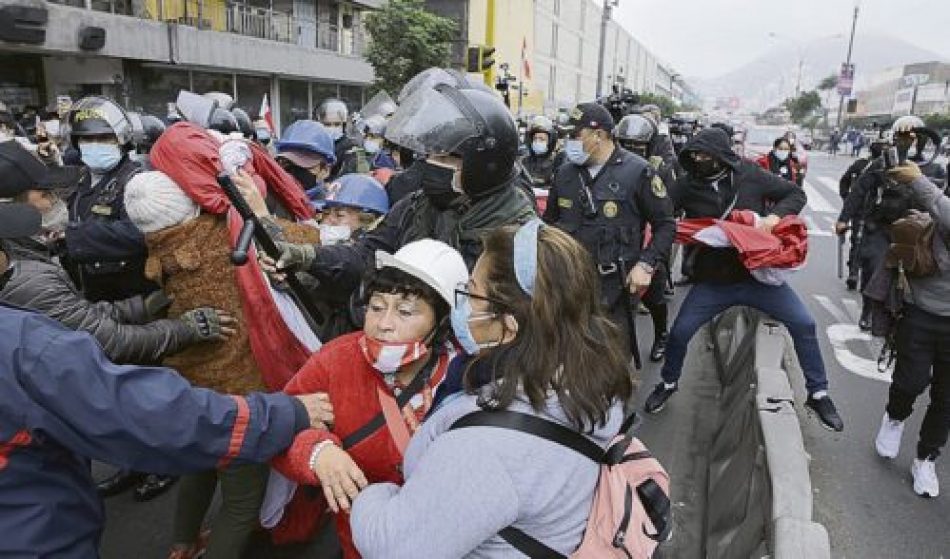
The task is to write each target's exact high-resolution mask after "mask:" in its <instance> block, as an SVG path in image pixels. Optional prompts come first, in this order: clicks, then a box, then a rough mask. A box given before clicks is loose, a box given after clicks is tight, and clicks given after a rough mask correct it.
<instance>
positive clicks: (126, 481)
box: [96, 470, 145, 497]
mask: <svg viewBox="0 0 950 559" xmlns="http://www.w3.org/2000/svg"><path fill="white" fill-rule="evenodd" d="M144 476H145V474H142V473H139V472H130V471H127V470H119V471H118V472H116V473H115V474H114V475H113V476H111V477H108V478H106V479H104V480H102V481H100V482H99V483H97V484H96V491H98V492H99V495H101V496H103V497H112V496H113V495H118V494H119V493H123V492H125V491H128V490H129V489H132V487H134V486H135V485H137V484H138V483H139V482H141V481H142V479H143V478H144Z"/></svg>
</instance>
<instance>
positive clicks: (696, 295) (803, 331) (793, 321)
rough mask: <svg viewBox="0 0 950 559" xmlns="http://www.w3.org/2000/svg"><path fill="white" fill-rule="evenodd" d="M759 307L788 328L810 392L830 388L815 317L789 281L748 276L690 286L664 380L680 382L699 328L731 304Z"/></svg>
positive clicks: (675, 327)
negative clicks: (763, 280)
mask: <svg viewBox="0 0 950 559" xmlns="http://www.w3.org/2000/svg"><path fill="white" fill-rule="evenodd" d="M739 305H744V306H748V307H752V308H754V309H758V310H760V311H762V312H764V313H766V314H768V315H770V316H771V317H772V318H774V319H776V320H778V321H779V322H781V323H782V324H784V325H785V327H786V328H788V332H789V333H790V334H791V335H792V341H793V342H794V344H795V353H796V354H797V355H798V362H799V364H800V365H801V367H802V371H803V372H804V373H805V387H806V388H807V389H808V394H814V393H815V392H818V391H820V390H826V389H827V388H828V377H827V375H826V374H825V364H824V362H823V361H822V359H821V349H820V348H819V346H818V336H817V334H816V327H815V319H814V318H813V317H812V316H811V313H809V312H808V309H807V308H805V305H804V304H803V303H802V301H801V299H799V298H798V295H796V294H795V291H794V290H793V289H792V288H791V287H789V286H788V284H784V285H780V286H777V287H776V286H772V285H766V284H764V283H760V282H758V281H755V280H754V279H748V280H745V281H742V282H739V283H732V284H712V283H697V284H696V285H694V286H693V287H692V289H690V291H689V294H687V295H686V299H684V300H683V304H682V306H681V307H680V310H679V314H677V315H676V320H675V321H674V322H673V328H672V329H671V330H670V337H669V340H667V345H666V361H665V362H664V364H663V370H662V372H661V375H662V376H663V380H664V381H666V382H668V383H672V382H677V381H678V380H679V378H680V374H681V373H682V369H683V361H684V360H685V359H686V348H687V346H688V345H689V341H690V340H691V339H692V338H693V335H694V334H695V333H696V331H697V330H699V328H700V327H701V326H702V325H703V324H705V323H707V322H709V321H710V320H711V319H712V318H713V317H715V316H716V315H718V314H719V313H721V312H723V311H725V310H726V309H728V308H730V307H735V306H739Z"/></svg>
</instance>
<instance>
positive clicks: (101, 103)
mask: <svg viewBox="0 0 950 559" xmlns="http://www.w3.org/2000/svg"><path fill="white" fill-rule="evenodd" d="M87 121H90V122H89V123H90V124H91V123H92V122H91V121H100V122H104V123H106V124H107V125H108V127H109V128H110V129H111V130H109V131H110V132H112V133H113V134H115V135H116V137H118V138H119V140H120V141H122V140H123V136H126V135H127V136H129V138H125V140H126V141H127V140H128V139H130V137H131V132H132V123H131V122H129V119H128V117H127V116H126V113H125V112H124V111H123V110H122V109H120V108H119V106H118V105H116V104H115V103H113V102H112V101H110V100H108V99H105V98H100V97H87V98H85V99H82V100H80V101H79V102H78V103H76V104H75V105H73V108H72V112H71V114H70V118H69V122H70V124H71V125H72V131H73V133H74V134H76V135H82V133H83V129H88V130H89V133H90V134H100V133H102V132H103V131H104V130H100V129H99V127H98V126H84V125H83V122H87Z"/></svg>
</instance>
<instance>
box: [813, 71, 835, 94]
mask: <svg viewBox="0 0 950 559" xmlns="http://www.w3.org/2000/svg"><path fill="white" fill-rule="evenodd" d="M837 85H838V76H836V75H835V74H831V75H830V76H828V77H827V78H825V79H823V80H821V82H820V83H819V84H818V91H828V90H829V89H834V88H835V87H837Z"/></svg>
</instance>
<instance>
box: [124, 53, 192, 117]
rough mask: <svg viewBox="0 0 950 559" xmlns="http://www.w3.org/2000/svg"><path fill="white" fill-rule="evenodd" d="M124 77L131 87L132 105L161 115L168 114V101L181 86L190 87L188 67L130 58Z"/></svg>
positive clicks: (133, 107)
mask: <svg viewBox="0 0 950 559" xmlns="http://www.w3.org/2000/svg"><path fill="white" fill-rule="evenodd" d="M125 81H126V83H128V84H129V86H130V90H131V99H130V101H131V103H130V108H132V109H135V110H137V111H142V112H145V113H148V114H150V115H154V116H157V117H159V118H165V117H167V116H168V105H169V103H174V102H175V100H176V99H177V98H178V92H179V91H181V90H182V89H185V90H191V80H190V78H189V77H188V70H178V69H175V68H173V67H170V66H164V65H151V64H142V63H138V62H127V63H126V65H125Z"/></svg>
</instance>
